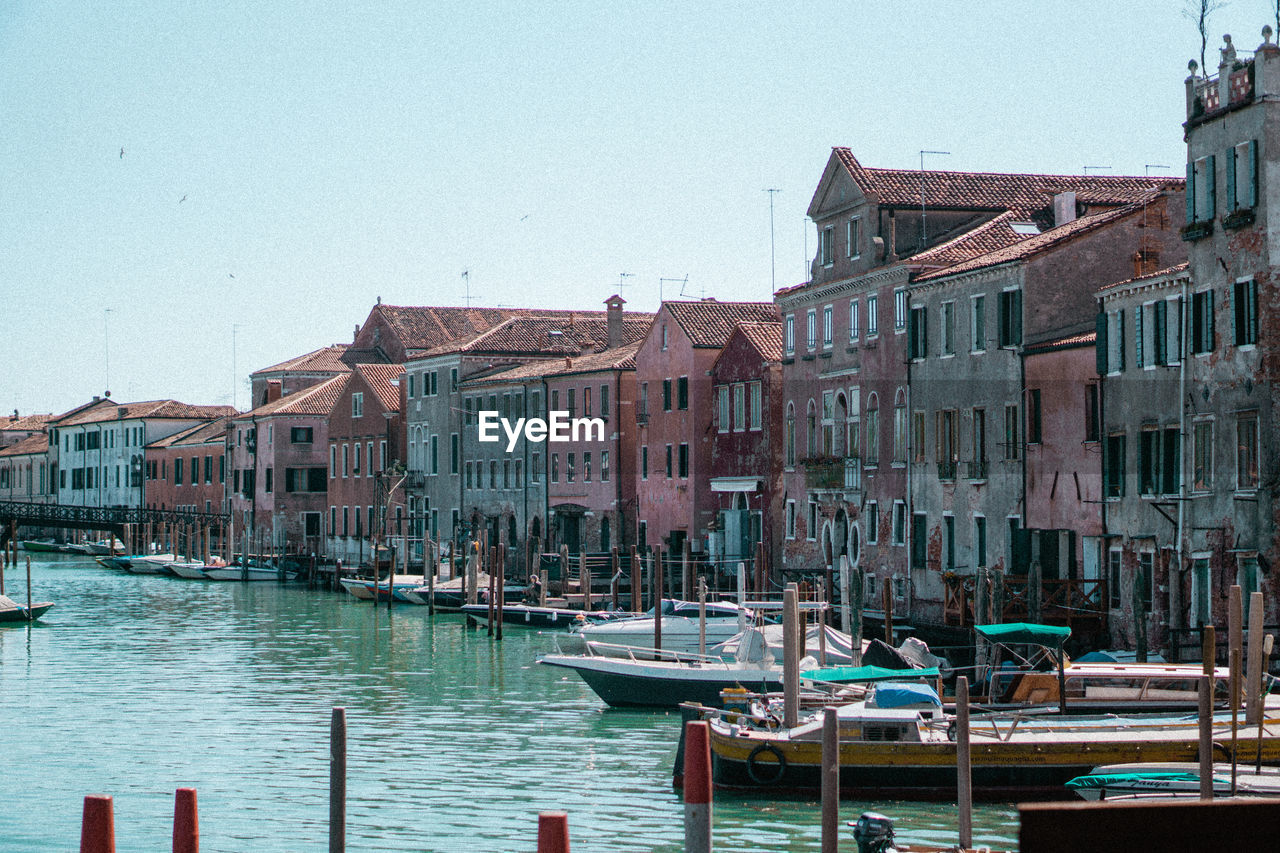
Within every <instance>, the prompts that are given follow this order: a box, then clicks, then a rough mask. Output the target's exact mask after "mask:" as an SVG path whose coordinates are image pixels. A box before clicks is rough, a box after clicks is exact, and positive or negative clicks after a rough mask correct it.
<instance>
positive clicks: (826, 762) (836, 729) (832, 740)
mask: <svg viewBox="0 0 1280 853" xmlns="http://www.w3.org/2000/svg"><path fill="white" fill-rule="evenodd" d="M839 850H840V716H839V712H837V711H836V709H835V708H824V709H823V710H822V853H839Z"/></svg>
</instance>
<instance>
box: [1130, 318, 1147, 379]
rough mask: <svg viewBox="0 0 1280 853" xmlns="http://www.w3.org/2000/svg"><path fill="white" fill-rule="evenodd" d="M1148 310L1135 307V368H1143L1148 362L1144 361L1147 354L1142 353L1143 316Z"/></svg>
mask: <svg viewBox="0 0 1280 853" xmlns="http://www.w3.org/2000/svg"><path fill="white" fill-rule="evenodd" d="M1144 313H1146V310H1145V309H1144V308H1143V307H1142V306H1141V305H1135V306H1133V366H1134V367H1143V366H1145V365H1146V362H1144V361H1143V360H1142V357H1143V355H1145V353H1144V352H1143V351H1142V344H1143V340H1142V315H1143V314H1144Z"/></svg>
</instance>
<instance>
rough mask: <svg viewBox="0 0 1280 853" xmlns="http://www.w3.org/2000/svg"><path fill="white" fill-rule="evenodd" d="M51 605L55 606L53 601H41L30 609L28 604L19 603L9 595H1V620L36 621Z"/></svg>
mask: <svg viewBox="0 0 1280 853" xmlns="http://www.w3.org/2000/svg"><path fill="white" fill-rule="evenodd" d="M50 607H53V602H51V601H41V602H37V603H34V604H32V605H31V607H30V609H28V608H27V606H26V605H24V604H19V603H18V602H16V601H14V600H13V599H12V598H9V597H8V596H7V595H0V622H34V621H35V620H37V619H39V618H40V617H41V616H43V615H44V614H45V613H46V612H47V611H48V610H49V608H50Z"/></svg>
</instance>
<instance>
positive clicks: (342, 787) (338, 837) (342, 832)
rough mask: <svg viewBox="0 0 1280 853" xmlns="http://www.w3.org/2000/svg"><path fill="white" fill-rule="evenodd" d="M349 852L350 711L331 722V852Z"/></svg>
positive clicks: (339, 712) (337, 710)
mask: <svg viewBox="0 0 1280 853" xmlns="http://www.w3.org/2000/svg"><path fill="white" fill-rule="evenodd" d="M346 849H347V709H346V708H334V709H333V716H332V717H331V719H330V722H329V853H344V851H345V850H346Z"/></svg>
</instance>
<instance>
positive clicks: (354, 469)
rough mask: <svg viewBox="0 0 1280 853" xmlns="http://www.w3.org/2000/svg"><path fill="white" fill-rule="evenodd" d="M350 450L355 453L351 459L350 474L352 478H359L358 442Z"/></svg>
mask: <svg viewBox="0 0 1280 853" xmlns="http://www.w3.org/2000/svg"><path fill="white" fill-rule="evenodd" d="M352 449H353V450H354V451H355V452H354V454H353V455H352V457H351V473H352V475H353V476H356V477H359V476H360V442H358V441H357V442H356V444H355V447H354V448H352Z"/></svg>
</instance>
